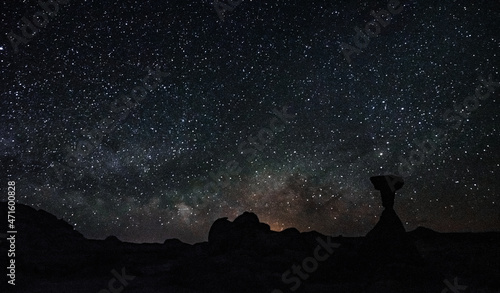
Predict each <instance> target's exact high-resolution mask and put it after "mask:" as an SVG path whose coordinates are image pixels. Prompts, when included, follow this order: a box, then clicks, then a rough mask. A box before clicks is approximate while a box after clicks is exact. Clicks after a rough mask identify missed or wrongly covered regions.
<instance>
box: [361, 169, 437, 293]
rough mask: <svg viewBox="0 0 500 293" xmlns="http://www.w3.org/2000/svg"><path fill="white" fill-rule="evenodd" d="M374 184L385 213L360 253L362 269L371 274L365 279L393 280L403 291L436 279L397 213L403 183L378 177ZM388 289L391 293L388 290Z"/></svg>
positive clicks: (397, 178) (396, 178)
mask: <svg viewBox="0 0 500 293" xmlns="http://www.w3.org/2000/svg"><path fill="white" fill-rule="evenodd" d="M370 180H371V182H372V183H373V185H374V187H375V189H377V190H380V193H381V196H382V203H383V206H384V207H385V209H384V211H383V212H382V215H381V216H380V219H379V221H378V223H377V224H376V225H375V227H374V228H373V229H372V230H371V231H370V232H368V234H367V235H366V237H365V238H364V240H363V242H362V244H361V246H360V249H359V256H360V257H361V266H362V268H363V269H364V272H365V273H367V275H365V278H368V276H370V277H371V278H374V279H380V278H382V279H387V278H388V276H390V277H389V278H391V279H392V280H393V281H394V282H396V283H398V284H400V285H399V286H403V287H404V285H401V284H407V283H413V282H416V280H417V279H426V278H427V279H429V278H435V276H433V275H432V273H429V272H428V271H426V270H425V269H422V266H423V265H424V263H423V261H422V258H421V256H420V254H419V252H418V250H417V248H416V246H415V245H414V243H413V242H412V241H411V239H410V238H409V237H408V235H407V234H406V230H405V228H404V226H403V223H402V222H401V220H400V219H399V217H398V215H397V214H396V212H395V211H394V209H393V205H394V198H395V192H396V190H399V189H400V188H401V187H403V184H404V182H403V179H402V178H401V177H398V176H395V175H385V176H374V177H371V178H370ZM374 272H376V273H374ZM384 286H385V285H384ZM384 286H383V287H384ZM384 288H385V289H386V290H389V288H388V287H384ZM379 289H380V288H379ZM400 289H402V288H400ZM377 290H378V289H377ZM377 290H376V291H377ZM380 291H384V290H382V289H380ZM377 292H378V291H377Z"/></svg>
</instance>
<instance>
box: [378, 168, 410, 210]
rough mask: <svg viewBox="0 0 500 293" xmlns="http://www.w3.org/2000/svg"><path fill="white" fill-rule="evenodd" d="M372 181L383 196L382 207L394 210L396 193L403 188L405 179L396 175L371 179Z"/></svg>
mask: <svg viewBox="0 0 500 293" xmlns="http://www.w3.org/2000/svg"><path fill="white" fill-rule="evenodd" d="M370 181H371V182H372V184H373V186H374V187H375V189H376V190H380V194H381V195H382V206H383V207H384V208H392V207H393V206H394V197H395V196H396V191H397V190H399V189H401V187H403V184H404V181H403V178H402V177H400V176H396V175H381V176H373V177H370Z"/></svg>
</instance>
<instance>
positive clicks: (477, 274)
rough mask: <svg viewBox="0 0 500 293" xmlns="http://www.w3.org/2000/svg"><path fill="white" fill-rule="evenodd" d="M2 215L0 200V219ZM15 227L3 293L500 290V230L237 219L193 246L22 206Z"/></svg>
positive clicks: (391, 221)
mask: <svg viewBox="0 0 500 293" xmlns="http://www.w3.org/2000/svg"><path fill="white" fill-rule="evenodd" d="M6 211H7V204H6V203H5V202H2V203H0V218H2V219H6V218H7V215H6ZM16 230H17V231H18V234H17V235H16V244H15V245H16V248H15V249H16V258H15V259H16V264H15V273H16V280H15V283H16V285H15V286H11V285H8V284H7V283H6V282H7V281H6V280H5V279H4V278H3V277H4V276H5V275H6V274H7V273H3V274H2V275H3V276H2V284H1V292H32V293H36V292H40V293H47V292H75V293H76V292H100V293H105V292H112V293H113V292H124V293H126V292H149V293H154V292H186V293H187V292H193V293H194V292H259V293H261V292H264V293H265V292H269V293H280V292H425V293H429V292H436V293H438V292H500V248H499V244H500V233H498V232H492V233H437V232H434V231H432V230H430V229H426V228H418V229H416V230H414V231H411V232H405V231H404V228H403V226H402V224H401V222H400V221H399V218H398V216H397V215H396V213H395V212H394V210H393V209H386V210H384V212H383V214H382V215H381V217H380V221H379V223H378V224H377V226H376V227H374V229H373V230H372V231H370V233H368V235H367V236H366V237H356V238H349V237H328V236H325V235H322V234H320V233H317V232H306V233H300V232H299V231H297V230H296V229H294V228H290V229H287V230H284V231H282V232H273V231H270V229H269V226H268V225H267V224H264V223H260V222H259V220H258V218H257V216H256V215H255V214H252V213H244V214H242V215H241V216H239V217H238V218H236V219H235V220H234V221H233V222H230V221H228V220H227V219H224V218H223V219H219V220H217V221H215V222H214V224H213V225H212V228H211V229H210V231H209V241H208V242H203V243H197V244H194V245H189V244H185V243H182V242H181V241H179V240H176V239H169V240H166V241H165V243H163V244H133V243H124V242H121V241H120V240H118V239H117V238H116V237H108V238H107V239H106V240H89V239H85V238H84V237H83V236H82V235H81V234H80V233H79V232H77V231H75V230H74V229H73V227H72V226H71V225H69V224H67V223H66V222H64V221H63V220H58V219H57V218H56V217H55V216H53V215H52V214H49V213H47V212H45V211H43V210H38V211H37V210H35V209H33V208H31V207H28V206H26V205H22V204H17V205H16ZM3 232H4V231H1V233H3ZM5 238H6V236H5V234H3V236H2V239H1V241H2V242H1V244H0V254H1V255H2V257H1V258H0V259H2V260H3V261H2V267H3V268H4V271H3V272H5V271H6V270H5V268H6V266H7V265H8V264H7V261H6V256H7V254H8V250H9V242H8V241H6V239H5Z"/></svg>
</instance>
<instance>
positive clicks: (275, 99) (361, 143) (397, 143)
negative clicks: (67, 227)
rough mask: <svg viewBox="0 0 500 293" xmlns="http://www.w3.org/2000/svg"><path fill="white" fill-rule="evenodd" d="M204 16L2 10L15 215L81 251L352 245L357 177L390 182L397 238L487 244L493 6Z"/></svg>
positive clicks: (356, 229) (124, 7)
mask: <svg viewBox="0 0 500 293" xmlns="http://www.w3.org/2000/svg"><path fill="white" fill-rule="evenodd" d="M235 2H236V1H235ZM51 3H52V2H51ZM54 3H55V2H54ZM220 9H221V8H220V7H219V8H218V9H215V8H214V6H213V5H212V4H211V2H210V1H194V2H189V3H177V2H176V3H174V2H172V1H85V3H80V2H77V1H68V2H67V3H66V4H57V9H55V6H54V5H53V6H51V7H46V8H44V7H42V6H41V5H39V4H37V3H35V2H22V3H21V2H15V3H14V2H12V3H8V4H3V7H2V9H1V12H0V16H1V17H0V20H1V24H2V25H1V29H0V30H1V35H2V36H3V38H2V41H1V43H0V70H1V74H0V83H1V91H0V95H1V96H0V109H1V111H0V156H1V163H2V166H1V167H2V171H1V172H2V178H8V180H15V181H16V186H17V188H18V192H17V199H18V201H19V202H20V203H24V204H27V205H30V206H33V207H35V208H42V209H44V210H47V211H49V212H50V213H52V214H54V215H56V216H57V217H60V218H63V219H64V220H66V221H68V222H69V223H70V224H72V225H73V226H74V227H75V229H77V230H78V231H80V232H81V233H82V234H83V235H84V236H85V237H87V238H97V239H104V238H106V237H107V236H108V235H116V236H117V237H118V238H119V239H121V240H123V241H131V242H163V241H164V240H165V239H167V238H179V239H181V240H182V241H185V242H189V243H194V242H199V241H204V240H206V239H207V234H206V233H207V231H208V230H209V228H210V225H211V224H212V223H213V222H214V220H216V219H217V218H220V217H229V219H230V220H233V219H234V218H235V217H236V216H237V215H240V214H242V213H243V212H244V211H250V212H254V213H255V214H257V215H258V216H259V219H260V220H261V221H262V222H265V223H268V224H269V225H270V226H271V228H272V229H273V230H276V231H280V230H283V229H285V228H288V227H296V228H297V229H299V230H300V231H309V230H317V231H319V232H321V233H325V234H329V235H339V234H342V235H346V236H360V235H365V234H366V233H367V232H368V231H369V230H370V229H371V228H372V227H373V226H374V225H375V224H376V222H377V220H378V216H379V215H380V213H381V211H382V209H383V207H382V202H381V201H380V196H379V193H378V191H376V190H374V188H373V186H372V184H371V183H370V180H369V177H370V176H373V175H380V174H385V173H393V174H399V175H402V176H403V177H404V178H405V185H404V187H403V188H402V189H401V190H399V191H398V192H397V194H396V197H397V198H396V201H395V202H396V203H395V209H396V211H397V213H398V215H399V216H400V218H401V220H402V221H403V224H404V225H405V228H406V230H411V229H415V228H416V227H418V226H425V227H428V228H431V229H434V230H437V231H440V232H466V231H472V232H479V231H491V230H497V231H498V230H499V229H500V213H499V202H500V197H499V194H498V192H499V189H498V187H499V182H498V180H497V179H498V178H499V173H500V155H499V153H498V149H499V147H500V136H499V131H500V129H499V125H500V117H499V113H500V112H499V109H500V106H499V105H500V101H499V93H500V70H499V69H500V60H499V56H498V52H500V50H499V47H500V34H499V32H498V27H500V5H499V4H498V3H494V1H485V0H484V1H475V2H474V3H470V2H469V1H465V0H463V1H462V0H457V1H447V2H443V3H441V2H440V3H436V2H435V1H401V2H397V1H376V2H366V1H365V2H362V1H361V2H360V1H344V3H329V2H328V1H312V2H307V3H306V2H304V1H277V2H276V3H274V2H273V3H269V2H266V1H261V0H254V1H243V2H241V3H240V4H239V5H237V6H235V7H234V8H233V9H232V10H231V11H229V10H227V11H225V13H222V11H221V10H220ZM40 11H46V13H45V15H46V17H47V18H46V20H44V18H43V17H41V16H40V15H41V14H40V13H38V12H40ZM49 12H50V13H49ZM37 13H38V14H37ZM34 15H39V17H35V18H34ZM44 21H46V23H43V22H44ZM27 23H29V25H28V24H27ZM35 24H37V25H40V26H35ZM34 29H36V33H35V32H34ZM16 51H17V52H16ZM495 150H497V151H495ZM5 182H7V181H4V183H2V184H4V186H6V183H5ZM3 188H4V187H2V189H3Z"/></svg>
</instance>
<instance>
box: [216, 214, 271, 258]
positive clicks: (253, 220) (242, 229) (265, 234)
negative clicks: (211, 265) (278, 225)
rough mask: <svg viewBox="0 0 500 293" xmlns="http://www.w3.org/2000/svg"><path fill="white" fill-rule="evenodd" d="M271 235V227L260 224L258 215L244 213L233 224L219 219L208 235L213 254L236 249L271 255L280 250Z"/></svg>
mask: <svg viewBox="0 0 500 293" xmlns="http://www.w3.org/2000/svg"><path fill="white" fill-rule="evenodd" d="M271 234H273V233H272V231H271V229H270V227H269V225H268V224H265V223H260V222H259V218H258V217H257V215H256V214H254V213H249V212H244V213H243V214H242V215H240V216H238V217H237V218H236V219H234V221H233V222H230V221H228V219H227V218H226V217H225V218H220V219H217V220H216V221H215V222H214V223H213V224H212V227H211V228H210V231H209V233H208V244H209V247H210V252H211V253H212V254H220V253H225V252H227V251H229V250H234V249H246V250H252V251H256V252H260V253H266V252H267V253H271V252H273V251H275V250H276V249H279V245H278V243H277V241H273V240H274V239H272V238H273V237H272V236H271Z"/></svg>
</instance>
